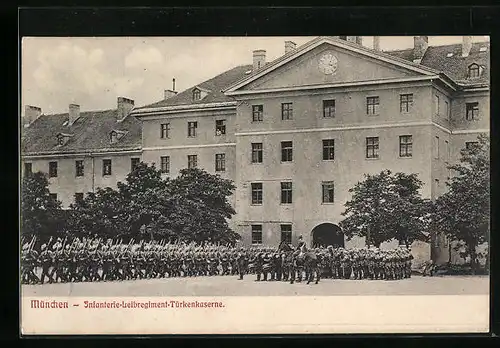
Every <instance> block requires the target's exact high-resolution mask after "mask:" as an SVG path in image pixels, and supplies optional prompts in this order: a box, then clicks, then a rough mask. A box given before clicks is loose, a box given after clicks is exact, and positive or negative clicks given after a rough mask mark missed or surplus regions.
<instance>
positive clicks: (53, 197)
mask: <svg viewBox="0 0 500 348" xmlns="http://www.w3.org/2000/svg"><path fill="white" fill-rule="evenodd" d="M49 198H50V199H52V200H54V201H57V193H49Z"/></svg>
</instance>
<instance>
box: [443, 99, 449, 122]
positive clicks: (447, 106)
mask: <svg viewBox="0 0 500 348" xmlns="http://www.w3.org/2000/svg"><path fill="white" fill-rule="evenodd" d="M444 112H445V117H446V119H447V120H448V121H449V120H450V104H449V103H448V101H447V100H445V102H444Z"/></svg>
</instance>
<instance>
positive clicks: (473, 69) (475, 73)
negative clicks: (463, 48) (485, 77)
mask: <svg viewBox="0 0 500 348" xmlns="http://www.w3.org/2000/svg"><path fill="white" fill-rule="evenodd" d="M468 76H469V78H470V79H474V78H478V77H479V76H481V67H480V66H479V65H477V64H476V63H473V64H471V65H469V75H468Z"/></svg>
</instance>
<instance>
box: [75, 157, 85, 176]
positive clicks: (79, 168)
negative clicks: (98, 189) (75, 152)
mask: <svg viewBox="0 0 500 348" xmlns="http://www.w3.org/2000/svg"><path fill="white" fill-rule="evenodd" d="M84 169H85V167H84V165H83V160H78V161H75V172H76V176H83V174H84Z"/></svg>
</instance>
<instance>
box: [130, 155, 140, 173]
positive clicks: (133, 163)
mask: <svg viewBox="0 0 500 348" xmlns="http://www.w3.org/2000/svg"><path fill="white" fill-rule="evenodd" d="M140 162H141V159H140V158H131V159H130V171H131V172H133V171H134V170H135V168H136V167H137V165H138V164H139V163H140Z"/></svg>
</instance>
